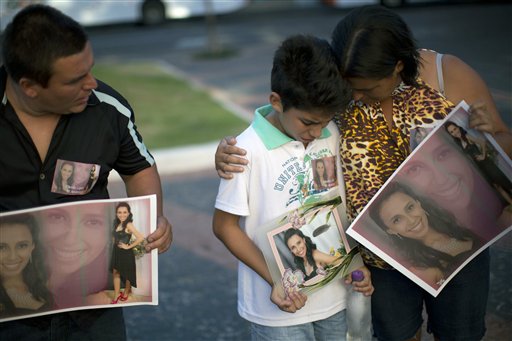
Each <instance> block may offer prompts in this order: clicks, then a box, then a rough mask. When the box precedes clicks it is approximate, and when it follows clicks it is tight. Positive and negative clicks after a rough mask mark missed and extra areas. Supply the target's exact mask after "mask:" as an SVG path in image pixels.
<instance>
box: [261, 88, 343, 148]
mask: <svg viewBox="0 0 512 341" xmlns="http://www.w3.org/2000/svg"><path fill="white" fill-rule="evenodd" d="M270 103H271V104H272V107H273V109H274V111H273V112H272V113H271V114H269V115H268V116H267V120H268V121H269V122H270V123H271V124H272V125H273V126H274V127H276V128H277V129H279V130H280V131H281V132H282V133H283V134H285V135H287V136H289V137H291V138H292V139H294V140H295V141H300V142H302V143H304V146H307V145H308V144H309V143H310V142H313V140H315V139H317V138H319V137H320V136H321V135H322V129H323V128H325V127H326V126H327V125H328V124H329V122H330V121H331V120H332V119H333V117H334V115H335V113H334V112H333V113H332V114H326V113H324V112H322V111H302V110H299V109H296V108H289V109H288V110H286V111H284V112H283V106H282V105H281V99H280V97H279V95H278V94H276V93H274V92H273V93H272V94H271V95H270Z"/></svg>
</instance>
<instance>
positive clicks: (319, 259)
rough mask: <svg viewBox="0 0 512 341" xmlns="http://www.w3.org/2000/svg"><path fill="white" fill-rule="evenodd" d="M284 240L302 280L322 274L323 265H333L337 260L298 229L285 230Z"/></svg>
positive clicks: (337, 258)
mask: <svg viewBox="0 0 512 341" xmlns="http://www.w3.org/2000/svg"><path fill="white" fill-rule="evenodd" d="M284 242H285V244H286V245H287V246H288V249H289V250H290V252H291V253H292V254H293V261H294V264H295V266H296V269H299V270H300V271H302V273H303V274H304V281H308V280H310V279H312V278H314V277H316V276H317V275H321V274H323V273H324V269H325V267H327V266H328V265H334V264H335V263H336V261H337V260H339V257H336V256H331V255H329V254H326V253H324V252H322V251H320V250H318V249H317V247H316V245H315V243H313V241H312V240H311V238H310V237H308V236H306V235H304V233H302V231H301V230H300V229H296V228H290V229H288V230H286V232H285V233H284Z"/></svg>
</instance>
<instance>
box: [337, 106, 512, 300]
mask: <svg viewBox="0 0 512 341" xmlns="http://www.w3.org/2000/svg"><path fill="white" fill-rule="evenodd" d="M467 110H468V106H467V104H466V103H464V102H462V103H461V104H459V105H458V106H457V107H456V108H455V109H454V110H453V111H452V113H450V115H449V116H448V117H447V118H446V119H445V120H444V121H443V123H442V124H440V125H439V126H437V127H434V128H433V129H432V131H431V132H430V134H429V135H428V137H427V138H425V139H424V140H423V141H420V139H416V137H420V136H421V135H424V136H425V135H426V134H425V131H422V129H423V128H420V129H417V130H416V131H415V134H411V147H413V146H414V144H417V143H418V142H419V145H418V146H417V147H416V149H415V150H414V151H413V153H412V154H411V155H410V156H409V157H408V158H407V160H406V161H405V162H404V163H403V164H402V165H401V166H400V167H399V168H398V169H397V171H396V172H395V173H394V174H393V175H392V176H391V177H390V179H389V180H388V181H387V182H386V184H385V185H384V186H383V187H382V188H381V189H380V190H379V192H378V193H377V194H376V195H375V196H374V197H373V199H372V200H371V201H370V203H369V204H368V205H367V207H366V208H365V209H364V210H363V211H362V212H361V214H360V215H359V216H358V217H357V218H356V219H355V221H354V222H353V223H352V225H351V226H350V228H349V229H348V231H347V233H348V234H350V235H351V236H353V237H354V238H355V239H356V240H357V241H359V242H360V243H361V244H363V245H365V246H366V247H367V248H368V249H370V250H371V251H372V252H374V253H375V254H377V255H378V256H380V257H381V258H382V259H384V260H385V261H387V262H388V263H389V264H391V265H392V266H393V267H395V268H396V269H397V270H399V271H401V272H402V273H403V274H404V275H406V276H407V277H409V278H410V279H412V280H413V281H415V282H416V283H417V284H418V285H420V286H421V287H422V288H424V289H425V290H426V291H428V292H429V293H430V294H432V295H433V296H437V295H438V294H439V293H440V292H441V290H442V289H443V287H444V286H445V285H446V284H447V283H448V282H449V281H450V280H451V279H452V278H453V277H454V276H455V275H456V274H457V273H458V272H459V271H460V270H461V269H462V268H463V267H464V265H466V264H467V263H468V262H470V261H471V259H473V258H474V257H475V256H476V255H478V254H479V253H480V252H481V251H483V250H484V249H485V248H486V247H488V246H489V245H491V244H492V243H493V242H495V241H496V240H498V239H499V238H500V237H502V236H503V235H505V234H506V233H507V232H508V231H510V230H511V229H512V162H511V160H510V158H508V157H507V155H506V154H505V153H504V152H503V151H502V150H501V148H500V147H499V146H498V145H497V143H496V142H495V140H494V139H493V138H492V137H491V136H489V135H485V136H484V135H483V134H482V133H480V132H478V131H475V130H473V129H469V128H468V115H469V114H468V111H467Z"/></svg>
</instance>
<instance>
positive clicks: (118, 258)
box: [0, 195, 158, 322]
mask: <svg viewBox="0 0 512 341" xmlns="http://www.w3.org/2000/svg"><path fill="white" fill-rule="evenodd" d="M155 227H156V197H155V196H154V195H152V196H145V197H138V198H126V199H122V200H121V199H115V200H95V201H81V202H74V203H69V204H59V205H51V206H44V207H39V208H34V209H27V210H20V211H13V212H8V213H2V214H0V280H1V283H0V284H1V285H0V322H3V321H9V320H15V319H21V318H27V317H33V316H37V315H46V314H52V313H57V312H61V311H67V310H79V309H91V308H99V307H109V308H111V307H121V306H125V305H140V304H152V305H156V304H158V290H157V289H158V288H157V285H158V281H157V259H158V257H157V250H153V251H152V252H151V253H148V254H146V252H145V250H144V248H143V247H144V241H145V237H147V236H148V235H149V234H150V233H151V232H152V231H153V230H154V229H155ZM120 235H123V236H122V237H123V238H119V236H120ZM118 275H119V276H118ZM116 283H117V284H116ZM116 291H117V293H115V292H116ZM115 296H117V297H115ZM121 296H122V297H121ZM121 303H122V304H121Z"/></svg>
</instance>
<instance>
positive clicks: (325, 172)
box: [313, 159, 327, 187]
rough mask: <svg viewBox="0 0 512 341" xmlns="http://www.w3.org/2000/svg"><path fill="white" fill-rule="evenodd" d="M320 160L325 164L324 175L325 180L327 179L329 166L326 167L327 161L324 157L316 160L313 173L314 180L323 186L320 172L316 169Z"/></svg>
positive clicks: (319, 185)
mask: <svg viewBox="0 0 512 341" xmlns="http://www.w3.org/2000/svg"><path fill="white" fill-rule="evenodd" d="M319 162H321V163H322V164H323V165H324V175H323V176H322V177H323V180H327V168H325V162H324V160H322V159H318V160H315V168H314V169H313V174H314V177H313V181H314V182H315V183H316V184H317V185H318V187H323V186H322V181H321V179H320V175H319V174H318V172H317V170H316V166H317V165H318V163H319Z"/></svg>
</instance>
